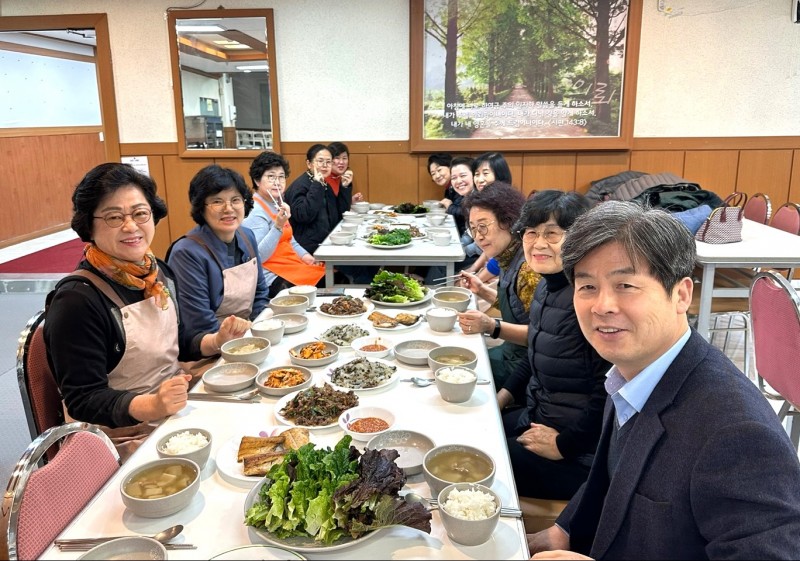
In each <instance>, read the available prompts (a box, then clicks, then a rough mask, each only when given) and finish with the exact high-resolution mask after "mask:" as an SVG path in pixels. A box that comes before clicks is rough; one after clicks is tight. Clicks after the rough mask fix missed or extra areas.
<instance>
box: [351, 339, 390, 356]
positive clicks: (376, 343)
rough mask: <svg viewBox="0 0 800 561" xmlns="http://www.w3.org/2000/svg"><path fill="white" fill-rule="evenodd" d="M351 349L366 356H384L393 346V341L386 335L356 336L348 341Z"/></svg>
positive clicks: (387, 354) (359, 354)
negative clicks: (350, 341) (351, 340)
mask: <svg viewBox="0 0 800 561" xmlns="http://www.w3.org/2000/svg"><path fill="white" fill-rule="evenodd" d="M350 345H351V346H352V347H353V351H354V352H355V353H356V354H357V355H358V356H363V357H367V358H384V357H387V356H389V353H391V352H392V349H393V348H394V343H392V341H391V340H389V339H387V338H386V337H381V336H380V335H367V336H366V337H358V338H356V339H353V342H352V343H350Z"/></svg>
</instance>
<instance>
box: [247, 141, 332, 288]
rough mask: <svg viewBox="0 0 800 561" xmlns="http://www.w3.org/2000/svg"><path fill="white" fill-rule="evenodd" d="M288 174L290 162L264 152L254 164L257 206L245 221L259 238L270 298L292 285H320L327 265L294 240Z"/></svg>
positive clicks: (254, 187)
mask: <svg viewBox="0 0 800 561" xmlns="http://www.w3.org/2000/svg"><path fill="white" fill-rule="evenodd" d="M288 174H289V163H288V162H287V161H286V160H285V159H284V158H283V156H281V155H280V154H276V153H275V152H262V153H261V154H259V155H258V156H257V157H256V158H255V159H254V160H253V162H252V163H251V164H250V179H251V180H252V182H253V190H254V191H255V195H254V196H253V199H254V201H255V207H254V208H253V212H251V213H250V214H249V215H248V216H247V218H245V220H244V222H243V224H244V226H246V227H248V228H250V229H251V230H252V231H253V234H254V235H255V238H256V240H257V241H258V252H259V254H260V255H261V258H262V259H263V262H262V266H263V268H264V276H265V278H266V282H267V285H268V286H269V287H270V288H269V295H270V297H273V296H275V295H276V294H277V293H278V292H280V291H281V290H283V289H284V288H287V287H290V286H296V285H303V284H309V285H312V286H316V285H317V284H318V283H319V282H320V279H322V277H323V276H324V275H325V267H324V266H323V265H322V264H321V263H318V262H317V261H316V260H315V259H314V256H313V255H311V254H310V253H309V252H308V251H306V250H305V249H303V246H301V245H300V244H299V243H297V240H295V239H294V235H293V233H292V225H291V224H290V223H289V217H290V216H291V209H290V208H289V205H287V204H286V203H285V202H284V201H283V192H284V191H285V189H286V176H287V175H288Z"/></svg>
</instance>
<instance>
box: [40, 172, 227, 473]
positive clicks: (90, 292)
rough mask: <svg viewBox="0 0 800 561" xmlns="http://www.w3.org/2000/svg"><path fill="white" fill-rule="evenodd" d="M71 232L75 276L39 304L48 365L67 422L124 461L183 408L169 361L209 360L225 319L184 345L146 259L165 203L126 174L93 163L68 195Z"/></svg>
mask: <svg viewBox="0 0 800 561" xmlns="http://www.w3.org/2000/svg"><path fill="white" fill-rule="evenodd" d="M72 202H73V208H74V213H73V217H72V228H73V229H74V230H75V231H76V232H77V233H78V235H79V236H80V238H81V239H82V240H83V241H85V242H87V246H86V249H85V251H84V259H83V260H82V261H81V262H80V264H79V265H78V270H76V271H75V272H74V273H72V274H71V275H69V276H68V277H65V278H64V279H62V280H61V281H60V282H59V284H58V285H57V287H56V289H55V290H54V291H53V292H52V293H50V294H49V295H48V297H47V321H46V322H45V326H44V337H45V342H46V345H47V355H48V362H49V363H50V366H51V368H52V370H53V373H54V374H55V377H56V380H57V382H58V385H59V389H60V390H61V395H62V397H63V400H64V406H65V409H66V413H67V419H68V420H72V419H76V420H80V421H84V422H89V423H95V424H98V425H102V426H103V428H104V430H105V431H106V432H107V433H108V434H109V436H111V437H112V440H114V441H115V444H117V449H118V450H119V452H120V456H121V457H122V458H123V459H125V458H127V457H128V455H130V453H131V452H132V451H133V450H134V449H135V448H136V447H137V446H138V444H139V443H141V441H142V440H143V439H144V438H145V437H146V435H147V434H149V433H150V432H151V431H152V430H153V423H157V422H160V421H161V420H162V419H163V418H164V417H166V416H168V415H172V414H174V413H176V412H178V411H180V410H181V409H183V407H184V406H185V405H186V393H187V390H188V388H189V379H190V378H189V376H188V375H186V374H185V373H184V372H183V371H182V369H181V365H180V363H179V362H178V360H197V359H200V358H201V357H203V356H210V355H213V354H215V353H216V352H217V351H218V349H219V346H220V345H221V344H222V343H224V342H226V341H228V340H229V339H231V338H233V334H234V332H235V326H233V325H231V322H230V321H228V320H226V321H225V322H224V323H223V325H222V326H221V327H220V328H219V331H217V330H215V331H214V332H213V333H208V334H206V335H205V337H203V338H202V339H197V340H193V339H192V338H191V337H189V334H188V333H187V331H186V329H185V326H186V324H185V322H184V321H181V322H180V323H179V321H178V318H179V317H181V319H183V318H182V316H183V314H182V313H179V311H178V306H177V302H178V300H179V299H180V289H179V287H178V286H177V284H176V282H175V279H174V275H173V274H172V272H171V270H170V269H169V267H168V266H166V265H165V264H164V263H163V262H162V261H160V260H158V259H156V257H155V256H154V255H153V253H152V252H151V250H150V243H151V241H152V239H153V236H154V235H155V227H156V224H157V223H158V221H159V220H161V219H162V218H164V217H165V216H166V215H167V207H166V205H165V204H164V201H163V200H162V199H161V198H159V197H158V195H157V194H156V185H155V183H154V182H153V180H152V179H150V178H149V177H147V176H145V175H142V174H141V173H138V172H137V171H136V170H134V169H133V168H132V167H131V166H129V165H125V164H118V163H107V164H101V165H99V166H97V167H95V168H94V169H92V170H91V171H90V172H89V173H87V174H86V176H85V177H84V178H83V180H82V181H81V182H80V183H79V184H78V186H77V187H76V188H75V192H74V194H73V196H72Z"/></svg>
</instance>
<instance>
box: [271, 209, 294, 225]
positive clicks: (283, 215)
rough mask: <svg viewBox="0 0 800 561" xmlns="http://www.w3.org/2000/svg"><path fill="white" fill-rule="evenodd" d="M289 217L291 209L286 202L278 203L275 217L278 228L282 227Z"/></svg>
mask: <svg viewBox="0 0 800 561" xmlns="http://www.w3.org/2000/svg"><path fill="white" fill-rule="evenodd" d="M291 217H292V209H290V208H289V205H288V204H286V203H283V204H281V205H279V210H278V215H277V216H276V217H275V225H276V226H277V227H278V228H283V227H284V226H285V225H286V222H288V221H289V218H291Z"/></svg>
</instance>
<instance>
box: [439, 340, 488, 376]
mask: <svg viewBox="0 0 800 561" xmlns="http://www.w3.org/2000/svg"><path fill="white" fill-rule="evenodd" d="M477 364H478V355H476V354H475V351H472V350H470V349H468V348H467V347H456V346H452V345H449V346H443V347H436V348H435V349H431V350H430V351H428V366H429V367H430V369H431V370H433V371H434V372H436V371H437V370H439V369H440V368H446V367H451V368H452V367H454V366H461V367H463V368H470V369H474V368H475V366H477Z"/></svg>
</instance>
